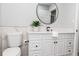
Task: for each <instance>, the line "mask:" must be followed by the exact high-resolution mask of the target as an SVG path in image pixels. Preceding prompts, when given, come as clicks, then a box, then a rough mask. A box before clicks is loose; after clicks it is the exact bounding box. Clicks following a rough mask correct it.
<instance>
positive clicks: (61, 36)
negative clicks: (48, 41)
mask: <svg viewBox="0 0 79 59" xmlns="http://www.w3.org/2000/svg"><path fill="white" fill-rule="evenodd" d="M58 38H60V39H61V38H73V39H74V34H73V33H62V34H59V36H58Z"/></svg>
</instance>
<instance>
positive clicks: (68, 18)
mask: <svg viewBox="0 0 79 59" xmlns="http://www.w3.org/2000/svg"><path fill="white" fill-rule="evenodd" d="M57 5H58V9H59V15H58V19H57V21H56V22H55V26H56V27H57V28H74V25H75V23H74V21H75V7H76V5H75V4H72V3H70V4H68V3H62V4H59V3H58V4H57Z"/></svg>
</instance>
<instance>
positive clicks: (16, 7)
mask: <svg viewBox="0 0 79 59" xmlns="http://www.w3.org/2000/svg"><path fill="white" fill-rule="evenodd" d="M1 5H2V6H1V12H2V14H1V17H2V19H1V20H0V22H1V25H0V26H28V25H30V24H31V22H32V20H33V19H37V16H36V6H37V4H36V3H26V4H24V3H23V4H21V3H20V4H14V3H13V4H11V3H10V4H8V3H6V4H5V3H4V4H1ZM57 6H58V9H59V15H58V19H57V21H56V22H55V23H54V24H52V26H55V27H56V28H74V20H75V4H74V3H69V4H68V3H57Z"/></svg>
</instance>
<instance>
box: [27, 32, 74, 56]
mask: <svg viewBox="0 0 79 59" xmlns="http://www.w3.org/2000/svg"><path fill="white" fill-rule="evenodd" d="M28 39H29V47H28V48H29V55H30V56H62V55H72V53H73V40H74V33H59V35H58V37H52V33H49V32H47V33H40V32H38V33H34V32H32V33H28Z"/></svg>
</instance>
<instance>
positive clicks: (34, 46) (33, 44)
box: [29, 41, 41, 50]
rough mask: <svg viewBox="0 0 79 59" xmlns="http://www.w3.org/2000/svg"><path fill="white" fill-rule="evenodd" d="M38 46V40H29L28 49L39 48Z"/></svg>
mask: <svg viewBox="0 0 79 59" xmlns="http://www.w3.org/2000/svg"><path fill="white" fill-rule="evenodd" d="M40 48H41V43H40V41H29V50H39V49H40Z"/></svg>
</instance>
